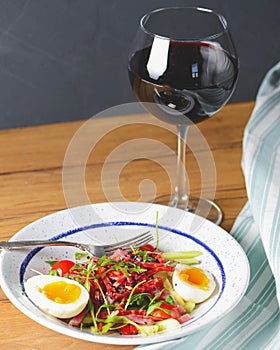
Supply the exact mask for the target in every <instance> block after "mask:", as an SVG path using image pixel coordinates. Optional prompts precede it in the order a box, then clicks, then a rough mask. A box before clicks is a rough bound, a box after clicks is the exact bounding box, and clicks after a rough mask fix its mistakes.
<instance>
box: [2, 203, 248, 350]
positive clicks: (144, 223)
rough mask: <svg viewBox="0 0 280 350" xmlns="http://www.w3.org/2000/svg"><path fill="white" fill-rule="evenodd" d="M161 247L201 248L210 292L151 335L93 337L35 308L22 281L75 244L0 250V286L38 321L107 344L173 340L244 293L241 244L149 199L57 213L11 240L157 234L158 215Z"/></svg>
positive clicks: (65, 255)
mask: <svg viewBox="0 0 280 350" xmlns="http://www.w3.org/2000/svg"><path fill="white" fill-rule="evenodd" d="M157 212H158V217H159V221H158V225H159V226H158V228H159V236H160V244H159V248H160V249H161V250H162V251H178V250H180V251H181V250H200V251H202V253H203V255H202V257H201V267H202V268H205V269H207V270H209V271H210V272H212V274H213V275H214V276H215V279H216V281H217V284H218V288H217V290H216V292H215V293H214V295H213V296H212V297H211V298H210V299H208V300H207V301H206V302H204V303H202V304H201V305H200V306H199V307H198V308H197V310H195V312H194V313H193V319H192V320H191V321H189V322H187V323H186V324H184V325H183V326H182V327H181V328H180V329H178V330H172V332H165V333H161V334H158V335H153V336H139V335H137V336H121V335H95V334H92V333H89V332H88V331H86V330H83V331H81V330H79V329H76V328H72V327H69V326H68V325H66V324H65V323H64V322H63V321H60V320H58V319H55V318H52V317H51V316H48V315H46V314H45V313H43V312H41V311H40V310H39V309H38V308H36V307H35V306H34V305H33V304H32V303H31V301H30V300H29V299H28V298H27V297H26V296H25V295H24V293H23V291H24V281H25V280H26V279H27V278H29V277H31V276H32V275H34V272H32V270H31V269H35V270H37V271H40V272H43V273H47V270H48V265H47V264H46V263H45V260H52V259H74V253H75V251H76V249H75V248H66V247H48V248H43V249H38V248H36V249H33V250H28V251H25V250H21V251H16V250H14V251H10V252H2V253H1V255H0V282H1V287H2V289H3V291H4V293H5V294H6V295H7V297H8V298H9V299H10V301H11V302H12V303H13V304H14V305H15V306H16V307H17V308H18V309H19V310H20V311H22V312H23V313H24V314H25V315H27V316H29V317H30V318H31V319H33V320H34V321H36V322H38V323H40V324H41V325H43V326H45V327H48V328H50V329H52V330H55V331H57V332H59V333H62V334H66V335H68V336H71V337H74V338H79V339H84V340H87V341H92V342H99V343H108V344H123V345H131V344H145V343H157V342H159V341H165V340H171V339H175V338H179V337H182V336H186V335H188V334H191V333H194V332H197V331H198V330H200V329H201V328H203V327H205V326H207V325H209V324H211V323H215V321H216V320H219V319H220V318H221V317H222V316H224V315H225V314H226V313H228V312H229V311H230V310H231V309H232V308H233V307H234V306H235V305H236V304H237V303H238V302H239V301H240V299H241V298H242V296H243V295H244V293H245V291H246V289H247V286H248V282H249V274H250V272H249V264H248V260H247V257H246V255H245V253H244V251H243V250H242V248H241V247H240V245H239V244H238V243H237V242H236V241H235V240H234V239H233V238H232V237H231V236H230V235H229V234H228V233H227V232H226V231H224V230H223V229H222V228H220V227H218V226H216V225H214V224H213V223H211V222H209V221H207V220H204V219H202V218H201V217H199V216H196V215H194V214H191V213H187V212H184V211H182V210H178V209H174V208H170V207H165V206H161V205H156V204H148V203H129V202H125V203H102V204H95V205H87V206H82V207H77V208H73V209H68V210H64V211H60V212H57V213H55V214H52V215H49V216H46V217H44V218H42V219H40V220H38V221H35V222H34V223H32V224H30V225H28V226H27V227H25V228H23V229H22V230H21V231H19V232H18V233H17V234H16V235H15V236H14V237H13V238H12V239H11V240H24V239H50V238H52V239H64V238H66V240H73V241H81V242H91V243H92V242H98V243H100V242H106V243H108V242H115V240H116V237H117V238H118V239H119V240H122V239H126V238H128V237H129V236H132V235H136V234H139V233H140V232H143V231H147V230H149V231H151V232H153V233H154V234H155V231H156V230H155V227H156V226H155V224H156V213H157Z"/></svg>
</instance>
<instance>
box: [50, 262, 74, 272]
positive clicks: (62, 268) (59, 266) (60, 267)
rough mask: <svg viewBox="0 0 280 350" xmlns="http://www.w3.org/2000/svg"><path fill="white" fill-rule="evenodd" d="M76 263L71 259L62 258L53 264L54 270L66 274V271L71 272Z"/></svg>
mask: <svg viewBox="0 0 280 350" xmlns="http://www.w3.org/2000/svg"><path fill="white" fill-rule="evenodd" d="M74 265H75V263H74V262H73V261H71V260H60V261H58V262H57V263H55V264H54V265H53V267H52V268H51V269H52V271H54V270H56V271H57V272H58V274H59V276H64V275H65V274H66V273H69V272H70V269H71V268H72V267H73V266H74Z"/></svg>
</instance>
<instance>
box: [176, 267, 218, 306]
mask: <svg viewBox="0 0 280 350" xmlns="http://www.w3.org/2000/svg"><path fill="white" fill-rule="evenodd" d="M172 283H173V288H174V290H175V291H176V292H177V293H178V294H179V295H180V296H181V297H182V298H183V299H184V300H189V301H193V302H194V303H201V302H202V301H205V300H206V299H208V298H209V297H210V295H211V294H212V293H213V291H214V289H215V287H216V282H215V280H214V277H213V275H212V274H211V273H210V272H208V271H205V270H203V269H201V268H198V267H193V266H187V265H183V264H178V265H176V267H175V271H174V273H173V277H172Z"/></svg>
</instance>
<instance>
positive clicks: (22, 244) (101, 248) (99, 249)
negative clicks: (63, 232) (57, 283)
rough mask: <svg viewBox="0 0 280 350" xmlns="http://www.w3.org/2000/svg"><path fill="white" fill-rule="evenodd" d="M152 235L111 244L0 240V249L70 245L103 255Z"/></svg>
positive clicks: (133, 246) (137, 245) (135, 245)
mask: <svg viewBox="0 0 280 350" xmlns="http://www.w3.org/2000/svg"><path fill="white" fill-rule="evenodd" d="M152 239H153V236H152V234H151V233H150V232H144V233H141V234H140V235H138V236H136V237H133V238H130V239H127V240H125V241H121V242H116V243H113V244H103V245H95V244H85V243H79V242H69V241H52V240H27V241H9V242H0V249H4V250H14V249H23V248H30V247H49V246H72V247H76V248H79V249H81V250H82V251H85V252H86V253H88V254H89V255H91V256H95V257H99V258H100V257H102V256H103V255H111V254H113V253H114V251H115V250H117V249H125V250H127V251H131V250H132V249H137V248H140V247H141V246H143V245H144V244H147V243H149V242H151V240H152Z"/></svg>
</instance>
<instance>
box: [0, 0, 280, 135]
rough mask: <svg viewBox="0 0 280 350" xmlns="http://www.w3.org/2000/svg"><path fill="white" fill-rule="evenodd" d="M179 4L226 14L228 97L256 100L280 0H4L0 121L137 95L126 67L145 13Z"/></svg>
mask: <svg viewBox="0 0 280 350" xmlns="http://www.w3.org/2000/svg"><path fill="white" fill-rule="evenodd" d="M174 5H184V6H192V5H199V6H205V7H209V8H212V9H213V10H216V11H218V12H220V13H222V14H223V15H224V16H225V17H226V18H227V20H228V23H229V25H230V27H231V32H232V36H233V39H234V41H235V46H236V48H237V51H238V53H239V57H240V76H239V82H238V85H237V90H236V92H235V93H234V95H233V97H232V98H231V101H230V102H240V101H249V100H254V99H255V95H256V91H257V88H258V86H259V84H260V82H261V80H262V78H263V76H264V74H265V72H266V71H267V70H268V69H269V68H270V67H271V66H273V65H274V64H275V63H276V62H277V61H278V60H279V54H280V46H279V34H280V30H279V29H280V24H279V23H280V21H279V12H280V11H279V10H280V1H279V0H200V1H186V0H185V1H182V0H181V1H179V0H177V1H176V0H175V1H164V0H60V1H59V0H57V1H55V0H2V1H0V128H2V129H3V128H10V127H19V126H25V125H37V124H44V123H51V122H61V121H70V120H77V119H84V118H89V117H91V116H92V115H95V114H96V113H98V112H100V111H102V110H104V109H107V108H109V107H112V106H115V105H119V104H123V103H127V102H133V101H135V98H134V96H133V94H132V92H131V90H130V86H129V81H128V76H127V70H126V66H127V54H128V49H129V45H130V43H131V41H132V39H133V37H134V34H135V32H136V30H137V27H138V23H139V19H140V18H141V17H142V15H143V14H144V13H146V12H148V11H149V10H152V9H155V8H157V7H163V6H174Z"/></svg>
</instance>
